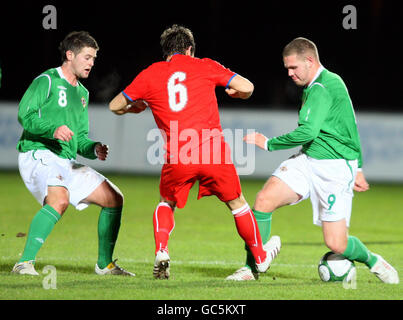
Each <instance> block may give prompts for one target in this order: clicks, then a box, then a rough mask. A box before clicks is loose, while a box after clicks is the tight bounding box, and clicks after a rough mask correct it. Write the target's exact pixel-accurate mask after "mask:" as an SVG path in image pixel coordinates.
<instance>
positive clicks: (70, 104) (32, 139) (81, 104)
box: [17, 67, 96, 159]
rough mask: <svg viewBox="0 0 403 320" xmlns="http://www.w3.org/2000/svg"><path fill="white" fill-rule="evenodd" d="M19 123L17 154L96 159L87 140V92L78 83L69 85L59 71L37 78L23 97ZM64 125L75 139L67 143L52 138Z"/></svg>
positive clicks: (92, 148) (91, 143) (58, 69)
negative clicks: (35, 152) (45, 153)
mask: <svg viewBox="0 0 403 320" xmlns="http://www.w3.org/2000/svg"><path fill="white" fill-rule="evenodd" d="M18 121H19V122H20V123H21V125H22V127H23V129H24V131H23V133H22V136H21V138H20V140H19V142H18V145H17V150H18V151H20V152H27V151H30V150H44V149H47V150H50V151H52V152H53V153H55V154H57V155H58V156H59V157H61V158H65V159H75V158H76V156H77V153H78V154H80V155H81V156H83V157H85V158H89V159H95V158H96V156H95V153H94V147H95V144H96V142H94V141H92V140H91V139H89V138H88V130H89V124H88V90H87V89H86V88H85V87H84V86H83V85H82V84H81V83H80V82H78V83H77V86H73V85H71V84H70V83H69V82H68V81H67V79H66V78H65V77H64V75H63V72H62V70H61V68H60V67H59V68H52V69H49V70H47V71H45V72H44V73H42V74H40V75H39V76H38V77H37V78H35V79H34V81H33V82H32V83H31V85H30V86H29V88H28V89H27V91H26V92H25V94H24V96H23V97H22V99H21V101H20V104H19V109H18ZM62 125H66V126H67V127H69V128H70V130H71V131H73V133H74V135H73V137H72V139H71V140H70V141H68V142H65V141H61V140H57V139H55V138H54V137H53V134H54V132H55V130H56V129H57V128H58V127H60V126H62Z"/></svg>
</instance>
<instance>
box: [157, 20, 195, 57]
mask: <svg viewBox="0 0 403 320" xmlns="http://www.w3.org/2000/svg"><path fill="white" fill-rule="evenodd" d="M160 44H161V48H162V54H163V57H164V59H167V58H168V57H169V56H172V55H173V54H175V53H181V54H186V52H188V53H189V54H190V55H191V56H192V57H193V56H194V53H195V49H196V44H195V41H194V38H193V33H192V31H190V30H189V29H188V28H186V27H183V26H179V25H177V24H174V25H172V27H169V28H167V29H165V30H164V32H163V33H162V34H161V41H160Z"/></svg>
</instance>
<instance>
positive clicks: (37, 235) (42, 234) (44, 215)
mask: <svg viewBox="0 0 403 320" xmlns="http://www.w3.org/2000/svg"><path fill="white" fill-rule="evenodd" d="M60 218H61V215H60V214H59V213H58V212H57V211H56V210H55V209H53V208H52V207H51V206H50V205H48V204H47V205H45V206H43V207H42V208H41V209H40V210H39V211H38V212H37V213H36V215H35V216H34V218H33V219H32V221H31V225H30V227H29V231H28V237H27V242H26V243H25V248H24V252H23V253H22V256H21V259H20V261H19V262H23V261H30V260H34V261H35V258H36V254H37V253H38V251H39V249H40V248H41V247H42V245H43V243H44V242H45V240H46V238H47V237H48V235H49V234H50V232H51V231H52V230H53V227H54V226H55V224H56V222H58V221H59V220H60Z"/></svg>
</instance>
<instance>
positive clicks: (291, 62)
mask: <svg viewBox="0 0 403 320" xmlns="http://www.w3.org/2000/svg"><path fill="white" fill-rule="evenodd" d="M283 61H284V66H285V68H286V69H287V70H288V75H289V76H290V77H291V79H292V80H293V81H294V82H295V84H296V85H298V86H306V85H308V84H309V83H310V82H311V80H312V79H313V77H314V76H315V74H316V71H317V69H318V68H319V66H320V62H319V54H318V49H317V48H316V45H315V44H314V43H313V42H312V41H311V40H308V39H306V38H302V37H299V38H296V39H294V40H292V41H291V42H290V43H289V44H287V45H286V46H285V47H284V50H283Z"/></svg>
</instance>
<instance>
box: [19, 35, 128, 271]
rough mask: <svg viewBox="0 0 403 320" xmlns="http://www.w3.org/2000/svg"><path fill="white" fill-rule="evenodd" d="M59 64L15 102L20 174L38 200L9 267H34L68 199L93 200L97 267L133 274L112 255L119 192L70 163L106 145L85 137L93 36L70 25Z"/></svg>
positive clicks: (97, 154)
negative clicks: (19, 252) (22, 243)
mask: <svg viewBox="0 0 403 320" xmlns="http://www.w3.org/2000/svg"><path fill="white" fill-rule="evenodd" d="M59 49H60V52H61V55H62V61H63V63H62V65H61V66H60V67H58V68H53V69H49V70H47V71H45V72H43V73H42V74H40V75H39V76H38V77H36V78H35V79H34V80H33V82H32V83H31V85H30V86H29V88H28V89H27V91H26V92H25V94H24V96H23V98H22V99H21V101H20V104H19V110H18V121H19V122H20V124H21V125H22V127H23V133H22V136H21V138H20V141H19V142H18V145H17V149H18V151H19V156H18V165H19V170H20V174H21V177H22V179H23V181H24V183H25V185H26V187H27V188H28V190H29V191H30V192H31V193H32V195H33V196H34V197H35V198H36V199H37V201H38V202H39V203H40V205H41V206H42V207H41V209H40V210H39V211H38V212H37V213H36V215H35V216H34V218H33V220H32V222H31V225H30V228H29V232H28V237H27V240H26V244H25V248H24V251H23V253H22V256H21V258H20V260H19V261H18V262H17V263H16V264H15V266H14V268H13V270H12V271H13V272H14V273H17V274H30V275H38V273H37V272H36V270H35V268H34V264H35V259H36V255H37V253H38V251H39V249H40V248H41V246H42V244H43V243H44V241H45V240H46V238H47V236H48V235H49V234H50V232H51V231H52V230H53V228H54V226H55V224H56V223H57V222H58V221H59V220H60V218H61V217H62V215H63V214H64V212H65V211H66V209H67V207H68V206H69V204H72V205H73V206H75V207H76V209H77V210H83V209H85V208H86V207H88V205H89V204H95V205H98V206H100V207H101V208H102V209H101V212H100V216H99V221H98V261H97V263H96V265H95V272H96V273H97V274H100V275H104V274H117V275H131V276H133V275H134V274H132V273H130V272H127V271H125V270H124V269H122V268H121V267H119V266H118V265H117V264H116V263H115V261H116V260H115V261H112V255H113V251H114V247H115V242H116V240H117V236H118V233H119V228H120V221H121V215H122V207H123V195H122V193H121V192H120V190H119V189H118V188H117V187H116V186H114V185H113V184H112V183H111V182H110V181H109V180H107V179H106V178H105V177H104V176H103V175H101V174H100V173H98V172H96V171H95V170H93V169H92V168H90V167H88V166H86V165H82V164H80V163H78V162H77V161H76V160H75V159H76V156H77V154H79V155H81V156H83V157H85V158H88V159H97V158H98V159H99V160H105V159H106V158H107V155H108V146H107V145H104V144H102V143H101V142H96V141H92V140H91V139H89V138H88V131H89V124H88V91H87V89H86V88H85V87H84V86H83V85H82V84H81V83H80V81H79V79H81V78H83V79H85V78H88V75H89V73H90V71H91V69H92V67H93V66H94V61H95V58H96V55H97V51H98V44H97V42H96V41H95V39H94V38H93V37H91V36H90V35H89V33H88V32H85V31H80V32H71V33H70V34H68V35H67V36H66V38H65V39H64V40H63V41H62V42H61V43H60V47H59Z"/></svg>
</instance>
